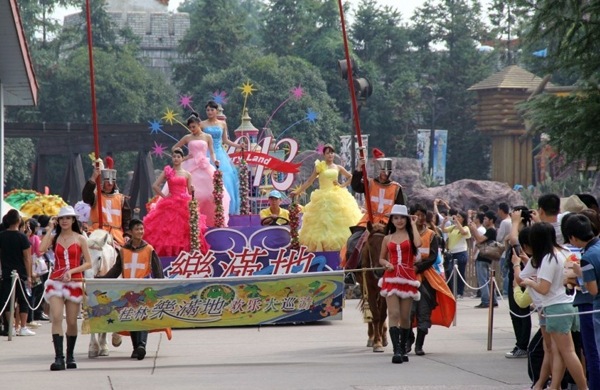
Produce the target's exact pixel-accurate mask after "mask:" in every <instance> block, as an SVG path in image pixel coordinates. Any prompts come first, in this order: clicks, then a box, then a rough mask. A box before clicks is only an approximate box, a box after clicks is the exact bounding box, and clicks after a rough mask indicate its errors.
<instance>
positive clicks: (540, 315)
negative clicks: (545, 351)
mask: <svg viewBox="0 0 600 390" xmlns="http://www.w3.org/2000/svg"><path fill="white" fill-rule="evenodd" d="M535 311H536V312H537V313H538V319H539V320H540V326H546V316H545V315H544V311H543V310H542V309H541V308H539V309H535Z"/></svg>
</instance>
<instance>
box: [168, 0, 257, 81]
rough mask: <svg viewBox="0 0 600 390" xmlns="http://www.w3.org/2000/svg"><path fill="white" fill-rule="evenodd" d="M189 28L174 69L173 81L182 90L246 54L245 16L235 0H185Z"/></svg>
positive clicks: (247, 36)
mask: <svg viewBox="0 0 600 390" xmlns="http://www.w3.org/2000/svg"><path fill="white" fill-rule="evenodd" d="M180 10H181V11H185V12H189V14H190V20H191V21H192V22H191V26H190V29H189V30H188V32H187V33H186V35H185V37H184V38H183V40H182V41H181V43H180V45H179V52H180V53H181V54H182V56H183V59H184V60H183V61H182V62H181V63H180V64H176V65H175V68H174V80H175V82H176V84H178V85H179V86H180V87H181V88H182V89H183V90H189V89H192V88H193V87H194V85H197V84H198V83H199V82H200V81H201V80H202V78H203V77H204V76H205V75H206V74H208V73H211V72H215V71H218V70H220V69H227V68H229V67H230V66H231V65H232V64H233V63H234V62H235V60H236V59H237V58H239V57H240V56H243V55H244V54H245V53H246V50H245V49H244V47H245V46H246V45H247V43H248V38H249V34H248V32H247V31H246V28H245V27H246V22H247V16H246V13H244V12H242V9H241V8H240V5H239V3H238V2H237V1H235V0H220V1H208V0H188V1H186V2H185V3H183V4H182V6H181V7H180Z"/></svg>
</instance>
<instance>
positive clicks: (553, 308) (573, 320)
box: [544, 303, 579, 334]
mask: <svg viewBox="0 0 600 390" xmlns="http://www.w3.org/2000/svg"><path fill="white" fill-rule="evenodd" d="M554 314H571V315H565V316H561V317H552V315H554ZM544 315H546V332H548V333H563V334H564V333H570V332H579V316H578V315H577V308H575V306H573V304H572V303H559V304H557V305H550V306H546V307H544Z"/></svg>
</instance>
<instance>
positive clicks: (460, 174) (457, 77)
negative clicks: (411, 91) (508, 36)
mask: <svg viewBox="0 0 600 390" xmlns="http://www.w3.org/2000/svg"><path fill="white" fill-rule="evenodd" d="M480 12H481V8H480V4H479V2H478V1H466V0H454V1H453V0H440V1H436V2H432V1H427V2H426V3H425V4H424V5H423V7H421V8H419V9H418V10H417V11H416V13H415V16H414V17H413V21H414V23H415V28H414V30H413V32H412V34H411V38H412V39H411V40H412V41H413V42H416V44H417V51H416V52H415V53H414V57H415V67H416V68H417V69H419V70H420V71H421V72H422V73H421V76H420V78H419V80H418V82H419V84H420V85H422V86H424V85H430V86H432V88H433V89H434V91H435V94H436V96H437V97H443V98H444V99H446V102H447V112H446V113H444V114H442V115H440V116H439V117H438V119H437V121H436V128H441V129H447V130H448V155H447V159H446V161H447V182H452V181H455V180H459V179H463V178H471V179H487V178H488V177H489V169H490V168H489V167H490V140H489V139H488V138H487V137H484V136H483V135H482V134H481V133H480V132H479V131H478V130H476V128H475V121H474V119H473V112H472V106H473V105H474V104H475V95H474V94H473V93H471V92H468V91H467V89H468V88H469V87H470V86H472V85H473V84H475V83H477V82H479V81H481V80H483V79H484V78H486V77H488V76H490V75H491V74H492V72H493V70H494V59H495V58H494V57H493V56H488V55H486V54H483V53H480V52H479V51H478V50H477V49H476V47H475V44H476V41H479V40H481V39H482V38H484V37H485V36H487V35H486V30H485V26H484V24H483V22H482V20H481V16H480ZM440 44H443V45H444V46H445V47H446V48H447V50H438V51H433V50H432V49H431V48H430V47H431V45H438V46H439V45H440ZM421 112H422V115H423V119H424V120H423V123H431V110H430V108H429V107H428V106H427V105H425V104H424V105H423V106H422V111H421Z"/></svg>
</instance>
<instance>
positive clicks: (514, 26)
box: [489, 0, 530, 65]
mask: <svg viewBox="0 0 600 390" xmlns="http://www.w3.org/2000/svg"><path fill="white" fill-rule="evenodd" d="M529 10H530V8H529V7H528V6H526V5H523V0H493V1H492V3H491V4H490V6H489V16H490V22H491V23H492V26H493V27H494V28H493V30H492V34H493V35H494V36H495V37H496V38H497V39H499V40H501V41H502V40H504V39H505V40H506V52H505V53H503V57H504V60H505V61H504V63H505V65H513V64H515V62H516V58H515V53H516V51H517V50H516V49H517V48H516V47H512V45H513V39H514V38H518V37H520V36H521V33H522V28H523V23H524V21H525V20H524V18H525V17H526V16H527V14H528V12H529Z"/></svg>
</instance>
